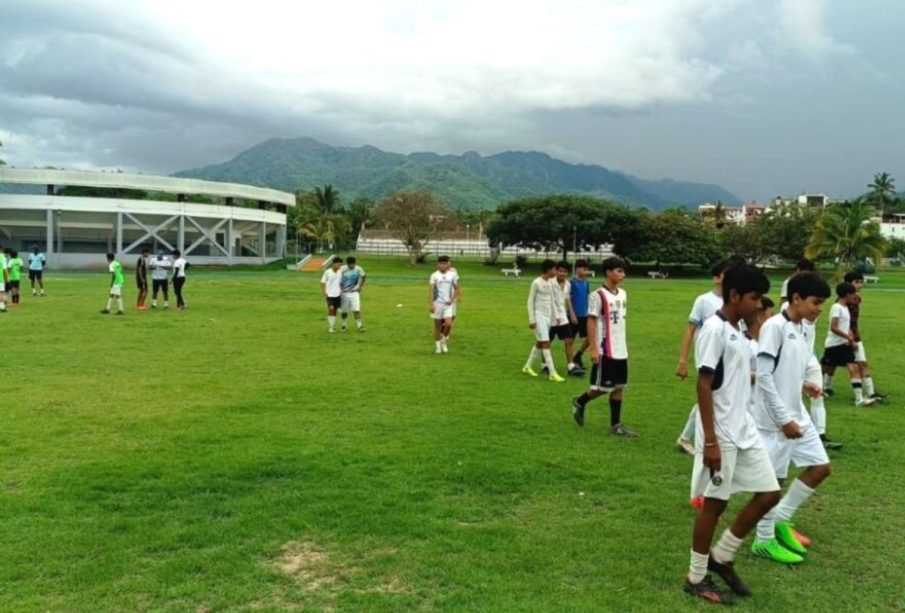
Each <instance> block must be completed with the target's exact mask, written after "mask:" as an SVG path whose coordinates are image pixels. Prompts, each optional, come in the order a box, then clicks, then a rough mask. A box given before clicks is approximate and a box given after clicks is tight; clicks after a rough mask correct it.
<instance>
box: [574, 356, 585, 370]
mask: <svg viewBox="0 0 905 613" xmlns="http://www.w3.org/2000/svg"><path fill="white" fill-rule="evenodd" d="M575 366H577V367H578V368H580V369H582V370H584V369H585V367H584V362H582V361H581V356H580V355H576V356H575Z"/></svg>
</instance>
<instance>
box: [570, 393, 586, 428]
mask: <svg viewBox="0 0 905 613" xmlns="http://www.w3.org/2000/svg"><path fill="white" fill-rule="evenodd" d="M572 419H574V420H575V423H576V424H578V426H583V425H584V405H583V404H581V403H580V402H578V396H573V397H572Z"/></svg>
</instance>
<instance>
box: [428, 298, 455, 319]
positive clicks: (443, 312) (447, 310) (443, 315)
mask: <svg viewBox="0 0 905 613" xmlns="http://www.w3.org/2000/svg"><path fill="white" fill-rule="evenodd" d="M455 316H456V305H455V304H446V303H445V302H435V303H434V310H433V312H432V313H431V317H432V318H433V319H436V320H441V319H452V318H453V317H455Z"/></svg>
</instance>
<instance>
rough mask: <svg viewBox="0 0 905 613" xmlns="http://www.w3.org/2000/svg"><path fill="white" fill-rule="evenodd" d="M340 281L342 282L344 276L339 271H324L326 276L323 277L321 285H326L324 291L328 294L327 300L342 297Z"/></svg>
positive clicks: (330, 269) (329, 269)
mask: <svg viewBox="0 0 905 613" xmlns="http://www.w3.org/2000/svg"><path fill="white" fill-rule="evenodd" d="M340 281H342V275H340V274H339V271H338V270H333V268H328V269H327V270H325V271H324V274H323V275H321V283H323V284H324V289H325V290H326V292H327V298H337V297H339V296H340V295H342V288H341V287H340Z"/></svg>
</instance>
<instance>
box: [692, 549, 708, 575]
mask: <svg viewBox="0 0 905 613" xmlns="http://www.w3.org/2000/svg"><path fill="white" fill-rule="evenodd" d="M709 557H710V556H708V555H707V554H706V553H698V552H696V551H695V550H694V549H692V550H691V564H690V565H689V566H688V581H689V582H691V583H700V582H701V581H703V580H704V576H705V575H706V574H707V558H709Z"/></svg>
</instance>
